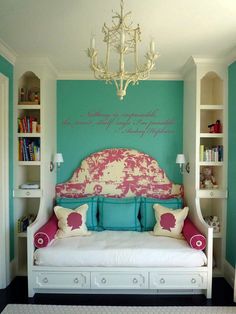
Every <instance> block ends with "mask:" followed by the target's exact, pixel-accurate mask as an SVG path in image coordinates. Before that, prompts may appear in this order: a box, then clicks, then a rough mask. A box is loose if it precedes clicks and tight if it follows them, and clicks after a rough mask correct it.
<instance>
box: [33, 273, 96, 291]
mask: <svg viewBox="0 0 236 314" xmlns="http://www.w3.org/2000/svg"><path fill="white" fill-rule="evenodd" d="M35 279H36V285H37V286H38V287H39V288H55V289H60V288H80V289H81V288H84V289H88V288H90V274H89V272H83V273H57V272H45V273H44V272H42V273H38V274H37V275H36V278H35Z"/></svg>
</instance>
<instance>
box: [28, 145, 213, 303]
mask: <svg viewBox="0 0 236 314" xmlns="http://www.w3.org/2000/svg"><path fill="white" fill-rule="evenodd" d="M56 194H57V197H59V198H63V197H65V198H79V197H86V196H92V195H93V196H94V195H103V196H105V197H119V198H121V197H131V196H141V195H142V196H144V197H149V198H157V199H160V198H161V199H168V198H170V197H181V196H182V195H183V190H182V187H181V186H179V185H175V184H173V183H171V182H170V181H169V180H168V178H167V177H166V175H165V172H164V171H163V170H162V169H160V168H159V166H158V164H157V162H156V161H155V160H154V159H153V158H151V157H150V156H148V155H146V154H143V153H140V152H137V151H134V150H128V149H108V150H105V151H102V152H99V153H95V154H93V155H91V156H89V157H88V158H86V159H85V160H84V161H83V162H82V164H81V166H80V167H79V168H78V169H77V170H76V171H75V172H74V174H73V176H72V178H71V180H69V181H68V182H66V183H62V184H58V185H57V186H56ZM193 210H195V212H194V213H192V212H191V211H193ZM40 211H42V208H40ZM189 216H190V217H191V219H192V221H193V222H194V224H195V225H196V226H197V227H198V229H199V230H200V231H201V232H202V234H204V235H205V237H206V239H207V246H206V249H205V251H204V252H203V251H200V250H196V249H193V248H191V247H190V246H189V245H188V243H187V242H186V241H185V239H174V238H170V237H155V236H153V235H151V234H150V233H149V232H137V231H111V230H104V231H92V235H91V236H88V237H70V238H64V239H56V240H54V241H52V243H51V244H50V245H49V246H47V247H45V248H40V249H37V250H35V247H34V244H33V243H34V234H35V232H36V231H37V230H38V229H39V228H40V227H41V226H42V225H43V224H44V223H45V222H46V219H47V218H46V217H45V215H43V214H42V213H41V215H40V213H39V215H38V217H37V219H36V220H35V222H34V223H33V224H32V225H30V226H29V228H28V238H27V245H28V293H29V297H33V296H34V294H35V293H90V294H91V293H110V294H111V293H117V294H125V293H133V294H170V293H172V294H199V293H204V294H205V295H206V297H207V298H210V297H211V284H212V229H211V228H209V227H208V226H207V225H206V223H205V222H204V220H203V219H202V217H201V215H199V212H198V210H196V209H190V213H189Z"/></svg>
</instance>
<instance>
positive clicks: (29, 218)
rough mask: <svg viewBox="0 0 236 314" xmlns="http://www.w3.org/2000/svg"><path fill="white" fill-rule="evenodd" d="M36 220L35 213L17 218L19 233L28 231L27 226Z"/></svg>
mask: <svg viewBox="0 0 236 314" xmlns="http://www.w3.org/2000/svg"><path fill="white" fill-rule="evenodd" d="M34 220H35V215H33V214H29V215H26V216H22V217H21V218H19V219H18V220H17V231H18V233H21V232H26V230H27V227H28V226H29V225H30V224H31V223H32V222H33V221H34Z"/></svg>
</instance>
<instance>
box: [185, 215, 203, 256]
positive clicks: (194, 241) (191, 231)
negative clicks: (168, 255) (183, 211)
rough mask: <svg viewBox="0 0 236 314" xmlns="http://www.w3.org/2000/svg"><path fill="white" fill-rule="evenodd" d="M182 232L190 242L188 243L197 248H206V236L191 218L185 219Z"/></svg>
mask: <svg viewBox="0 0 236 314" xmlns="http://www.w3.org/2000/svg"><path fill="white" fill-rule="evenodd" d="M182 233H183V235H184V237H185V239H186V241H187V242H188V244H189V245H190V246H191V247H192V248H193V249H196V250H204V249H205V247H206V238H205V236H204V235H203V234H201V232H200V231H199V230H198V229H197V227H195V226H194V224H193V223H192V221H191V220H190V219H189V218H186V219H185V221H184V226H183V229H182Z"/></svg>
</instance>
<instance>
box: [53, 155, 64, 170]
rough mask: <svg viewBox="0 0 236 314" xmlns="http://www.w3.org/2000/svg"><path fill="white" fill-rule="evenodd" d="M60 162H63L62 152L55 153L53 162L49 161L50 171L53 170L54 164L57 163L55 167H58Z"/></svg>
mask: <svg viewBox="0 0 236 314" xmlns="http://www.w3.org/2000/svg"><path fill="white" fill-rule="evenodd" d="M62 162H64V159H63V156H62V153H56V154H55V156H54V160H53V162H52V161H51V162H50V171H51V172H52V171H53V169H54V167H55V165H57V168H58V169H59V168H60V166H61V163H62Z"/></svg>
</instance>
